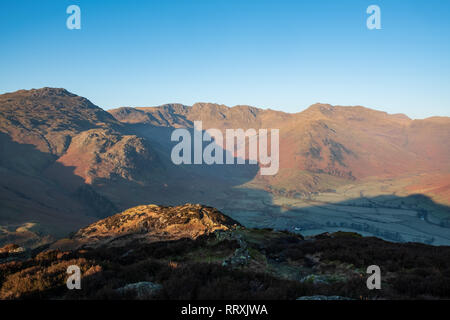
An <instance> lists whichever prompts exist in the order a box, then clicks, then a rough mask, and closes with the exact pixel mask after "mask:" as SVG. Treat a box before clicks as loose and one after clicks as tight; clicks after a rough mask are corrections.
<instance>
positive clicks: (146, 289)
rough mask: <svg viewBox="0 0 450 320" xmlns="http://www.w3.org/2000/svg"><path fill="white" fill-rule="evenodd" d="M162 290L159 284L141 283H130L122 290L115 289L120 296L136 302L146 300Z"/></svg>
mask: <svg viewBox="0 0 450 320" xmlns="http://www.w3.org/2000/svg"><path fill="white" fill-rule="evenodd" d="M161 289H162V286H161V285H160V284H157V283H154V282H149V281H142V282H137V283H130V284H127V285H126V286H124V287H122V288H118V289H116V292H117V293H118V294H120V295H122V296H125V297H130V298H132V299H137V300H146V299H150V298H152V297H153V296H154V295H155V294H156V293H158V291H160V290H161Z"/></svg>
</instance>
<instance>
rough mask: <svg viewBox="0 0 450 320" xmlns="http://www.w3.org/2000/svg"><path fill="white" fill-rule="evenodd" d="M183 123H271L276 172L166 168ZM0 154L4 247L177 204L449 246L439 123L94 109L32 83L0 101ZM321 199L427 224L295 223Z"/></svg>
mask: <svg viewBox="0 0 450 320" xmlns="http://www.w3.org/2000/svg"><path fill="white" fill-rule="evenodd" d="M194 121H202V124H203V129H205V130H206V129H209V128H217V129H220V130H225V129H228V128H233V129H238V128H242V129H244V130H245V129H249V128H253V129H279V130H280V156H279V158H280V168H279V172H278V173H277V174H276V175H274V176H262V175H260V174H258V171H259V166H258V165H211V166H208V165H179V166H177V165H174V164H173V163H172V161H171V159H170V151H171V149H172V147H173V146H174V144H175V142H172V141H171V140H170V135H171V133H172V132H173V130H174V129H176V128H187V129H189V130H194V128H193V123H194ZM0 150H1V157H0V176H1V179H0V190H1V193H0V243H3V244H4V243H9V242H16V243H21V244H23V245H25V246H36V245H37V244H42V243H46V242H49V241H52V240H53V239H54V238H61V237H64V236H66V235H67V234H68V233H69V232H72V231H76V230H78V229H80V228H82V227H85V226H86V225H88V224H90V223H93V222H95V221H97V220H98V219H101V218H106V217H108V216H111V215H113V214H114V213H117V212H120V211H123V210H126V209H128V208H130V207H134V206H137V205H146V204H151V203H154V204H158V205H182V204H185V203H188V202H189V203H202V204H205V205H209V206H214V207H216V208H218V209H220V210H221V211H223V212H226V213H227V214H228V215H229V216H231V217H232V218H233V219H236V220H237V221H239V222H240V223H241V224H244V225H246V226H251V227H274V228H275V229H288V228H297V227H296V226H297V225H299V227H298V228H299V229H303V230H305V228H306V230H310V232H312V233H313V232H316V233H317V231H318V230H319V231H323V229H324V228H325V229H327V228H329V229H333V228H341V229H342V228H343V229H345V228H346V229H352V230H355V229H356V230H360V229H358V228H362V229H361V230H363V231H364V232H367V233H369V234H375V235H380V236H381V237H385V238H390V239H393V240H399V239H401V237H402V236H403V239H404V240H411V239H413V240H414V239H417V240H418V241H421V242H424V241H428V240H427V239H431V238H433V239H432V240H433V241H435V243H438V244H443V243H446V242H447V241H448V242H449V243H450V236H447V235H446V234H448V226H449V225H450V210H449V207H448V206H449V205H450V118H448V117H432V118H427V119H423V120H412V119H410V118H408V117H407V116H406V115H402V114H395V115H391V114H387V113H385V112H381V111H376V110H372V109H368V108H365V107H361V106H353V107H344V106H332V105H329V104H314V105H312V106H310V107H309V108H307V109H306V110H304V111H301V112H298V113H285V112H281V111H274V110H270V109H267V110H263V109H259V108H255V107H251V106H234V107H227V106H224V105H219V104H213V103H196V104H194V105H192V106H186V105H181V104H167V105H162V106H157V107H135V108H131V107H122V108H118V109H111V110H108V111H105V110H103V109H102V108H100V107H98V106H95V105H94V104H92V103H91V102H90V101H89V100H87V99H86V98H83V97H79V96H77V95H75V94H72V93H70V92H68V91H67V90H65V89H57V88H42V89H32V90H19V91H16V92H13V93H6V94H2V95H0ZM227 151H228V152H231V153H233V154H234V155H235V152H236V150H227ZM330 206H333V210H334V208H338V209H339V208H343V210H344V211H345V212H347V213H348V212H350V213H351V212H352V210H353V209H355V208H356V209H355V210H357V209H358V208H363V209H360V211H361V212H363V211H364V212H365V210H366V211H369V208H371V209H373V212H369V213H368V214H376V215H377V219H387V218H386V217H387V216H389V217H390V218H392V217H394V216H395V218H392V219H394V220H395V219H399V218H398V217H399V216H401V215H403V216H406V215H408V217H409V218H411V220H408V222H407V225H406V227H407V228H410V229H415V230H416V229H418V230H425V229H426V232H425V231H424V232H423V234H422V233H420V234H419V233H418V234H412V233H411V232H410V231H409V230H406V229H401V228H397V229H395V228H394V227H392V228H393V229H392V230H391V229H389V228H390V227H389V228H388V227H386V228H387V229H384V227H380V225H381V222H380V224H377V225H376V226H375V225H373V224H371V223H372V222H367V221H373V218H371V217H370V218H369V217H367V216H365V217H364V218H361V217H356V216H352V220H349V221H350V222H347V221H336V219H335V217H333V220H332V219H331V218H329V219H328V218H326V219H328V220H326V219H325V218H323V220H324V221H325V220H326V223H325V222H324V223H321V222H320V221H319V220H317V221H316V220H314V222H308V224H307V225H304V224H303V225H302V223H301V221H306V219H303V220H302V214H311V215H312V216H314V217H318V218H317V219H319V218H320V217H321V213H320V212H319V211H320V210H330V208H331V207H330ZM324 208H325V209H324ZM358 210H359V209H358ZM377 210H378V211H377ZM382 210H385V211H382ZM389 210H391V211H389ZM334 211H336V210H334ZM338 211H339V210H338ZM336 212H337V211H336ZM384 212H386V215H384ZM325 216H327V215H326V214H324V215H323V217H325ZM308 217H309V216H308ZM409 218H408V219H409ZM308 219H310V218H308ZM311 219H312V218H311ZM358 220H365V221H366V222H361V221H359V222H358ZM394 220H393V221H394ZM299 221H300V222H299ZM354 223H356V224H355V225H352V224H354ZM377 223H378V222H377ZM383 223H384V224H385V223H386V221H385V222H383ZM395 223H396V222H395V221H394V222H393V224H392V225H395ZM425 224H426V226H425ZM300 225H301V226H300ZM308 225H309V226H308ZM366 225H367V226H368V227H366ZM421 228H422V229H421ZM333 230H334V229H333ZM333 230H329V231H333ZM361 230H360V231H361ZM325 231H328V230H325ZM334 231H336V230H334ZM397 233H399V235H398V236H397ZM399 237H400V238H399ZM408 237H410V238H408ZM397 238H398V239H397ZM430 241H431V240H430ZM433 241H431V242H433Z"/></svg>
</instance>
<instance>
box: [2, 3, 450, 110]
mask: <svg viewBox="0 0 450 320" xmlns="http://www.w3.org/2000/svg"><path fill="white" fill-rule="evenodd" d="M70 4H77V5H79V6H80V8H81V15H82V17H81V19H82V22H81V23H82V29H81V30H68V29H67V28H66V19H67V17H68V14H66V8H67V6H68V5H70ZM371 4H377V5H379V6H380V8H381V20H382V21H381V23H382V30H368V29H367V28H366V19H367V17H368V15H367V14H366V8H367V7H368V6H369V5H371ZM0 36H1V37H0V93H4V92H10V91H15V90H18V89H22V88H23V89H31V88H40V87H44V86H51V87H64V88H66V89H68V90H69V91H71V92H74V93H76V94H79V95H82V96H85V97H87V98H88V99H90V100H91V101H92V102H93V103H95V104H97V105H99V106H100V107H103V108H105V109H109V108H112V107H118V106H124V105H127V106H150V105H158V104H163V103H170V102H179V103H184V104H192V103H194V102H198V101H204V102H217V103H223V104H226V105H230V106H232V105H236V104H249V105H254V106H257V107H263V108H272V109H278V110H283V111H286V112H298V111H301V110H303V109H305V108H306V107H308V106H309V105H310V104H313V103H315V102H323V103H330V104H335V105H338V104H339V105H364V106H367V107H371V108H374V109H379V110H384V111H387V112H389V113H405V114H407V115H409V116H410V117H412V118H424V117H428V116H432V115H442V116H450V111H449V110H450V1H443V0H428V1H425V0H423V1H406V0H389V1H381V0H371V1H365V0H359V1H356V0H354V1H350V0H339V1H337V0H315V1H312V0H311V1H301V0H296V1H283V0H277V1H275V0H273V1H268V0H220V1H219V0H179V1H175V0H157V1H143V0H142V1H133V0H127V1H120V0H108V1H97V0H85V1H76V0H71V1H66V0H53V1H50V0H46V1H45V0H44V1H37V0H29V1H24V0H1V1H0Z"/></svg>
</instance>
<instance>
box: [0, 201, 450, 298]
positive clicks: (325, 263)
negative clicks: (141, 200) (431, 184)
mask: <svg viewBox="0 0 450 320" xmlns="http://www.w3.org/2000/svg"><path fill="white" fill-rule="evenodd" d="M69 247H72V249H68V248H69ZM448 261H450V247H433V246H427V245H423V244H416V243H406V244H398V243H390V242H386V241H383V240H380V239H377V238H365V237H361V236H360V235H358V234H354V233H344V232H337V233H334V234H322V235H319V236H315V237H309V238H304V237H302V236H301V235H299V234H293V233H289V232H279V231H274V230H270V229H248V228H244V227H242V226H240V225H239V224H238V223H237V222H236V221H234V220H232V219H230V218H228V217H227V216H225V215H223V214H222V213H220V212H219V211H217V210H215V209H214V208H210V207H205V206H201V205H191V204H187V205H184V206H178V207H159V206H154V205H149V206H139V207H136V208H132V209H129V210H127V211H125V212H123V213H120V214H117V215H115V216H113V217H110V218H107V219H104V220H101V221H99V222H97V223H95V224H93V225H90V226H88V227H86V228H83V229H81V230H80V231H78V232H77V233H76V234H74V235H73V237H72V238H71V239H64V240H60V241H58V242H56V243H54V244H53V245H52V246H51V247H49V246H46V247H43V248H39V249H35V250H34V251H27V250H23V249H22V248H19V247H18V246H14V245H9V246H7V247H5V248H2V249H0V299H27V298H40V299H297V298H298V299H300V300H305V299H306V300H307V299H321V300H324V299H339V300H341V299H418V298H419V299H442V298H450V267H449V265H448ZM373 264H375V265H379V266H380V267H381V272H382V289H381V290H372V291H370V290H368V289H367V286H366V279H367V277H368V275H367V274H366V269H367V267H368V266H369V265H373ZM70 265H78V266H79V267H80V268H81V272H82V289H81V290H73V291H70V290H68V289H67V287H66V284H65V282H66V279H67V274H66V270H67V267H68V266H70Z"/></svg>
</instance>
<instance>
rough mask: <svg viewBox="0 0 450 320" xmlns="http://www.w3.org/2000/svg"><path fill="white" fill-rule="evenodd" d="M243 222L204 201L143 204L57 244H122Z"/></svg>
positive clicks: (207, 231) (195, 235)
mask: <svg viewBox="0 0 450 320" xmlns="http://www.w3.org/2000/svg"><path fill="white" fill-rule="evenodd" d="M237 226H240V224H239V223H238V222H236V221H234V220H233V219H231V218H229V217H227V216H226V215H224V214H222V213H221V212H220V211H218V210H217V209H215V208H211V207H207V206H203V205H200V204H185V205H182V206H175V207H164V206H158V205H153V204H151V205H143V206H137V207H134V208H131V209H128V210H126V211H124V212H122V213H119V214H116V215H113V216H111V217H108V218H106V219H103V220H100V221H98V222H96V223H93V224H91V225H89V226H88V227H85V228H83V229H81V230H79V231H78V232H77V233H76V234H75V235H74V236H73V237H72V239H71V241H67V240H62V241H60V242H57V243H56V244H55V246H56V247H57V246H60V245H64V244H67V243H68V242H69V244H70V245H75V246H80V245H85V246H94V247H98V246H101V245H106V244H107V245H109V246H121V245H123V244H124V243H129V242H131V241H136V240H137V241H143V242H156V241H167V240H178V239H182V238H190V239H196V238H198V237H199V236H202V235H209V234H211V233H213V232H215V231H217V230H222V231H226V230H230V229H234V228H235V227H237Z"/></svg>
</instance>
